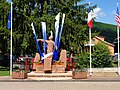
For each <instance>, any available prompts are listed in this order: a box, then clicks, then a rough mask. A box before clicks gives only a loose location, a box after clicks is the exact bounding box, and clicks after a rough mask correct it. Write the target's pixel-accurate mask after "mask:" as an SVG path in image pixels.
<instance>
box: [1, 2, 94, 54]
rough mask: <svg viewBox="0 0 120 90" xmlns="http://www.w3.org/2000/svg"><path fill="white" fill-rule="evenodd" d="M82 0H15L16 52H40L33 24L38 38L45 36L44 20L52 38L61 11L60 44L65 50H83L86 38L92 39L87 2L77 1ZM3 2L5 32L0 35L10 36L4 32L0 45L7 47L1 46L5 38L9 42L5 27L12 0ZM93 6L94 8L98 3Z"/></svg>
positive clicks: (14, 39) (3, 28)
mask: <svg viewBox="0 0 120 90" xmlns="http://www.w3.org/2000/svg"><path fill="white" fill-rule="evenodd" d="M82 1H84V0H13V54H17V53H19V54H26V53H35V52H37V47H36V45H35V40H34V36H33V33H32V28H31V23H32V22H33V23H34V26H35V30H36V33H37V37H38V38H43V37H42V29H41V22H42V21H45V22H46V24H47V37H49V35H50V31H53V33H54V32H55V30H54V24H55V16H56V15H57V14H58V12H60V14H61V17H60V22H61V20H62V14H63V13H65V14H66V18H65V23H64V28H63V34H62V38H61V47H62V48H64V49H66V50H73V51H77V53H79V52H81V51H82V49H84V41H88V40H89V39H88V28H87V21H86V19H87V13H86V12H87V7H88V4H87V3H86V4H79V5H78V4H77V3H78V2H82ZM0 4H1V6H0V10H4V13H0V19H1V21H0V25H1V29H2V30H1V31H3V30H4V31H5V32H4V33H2V32H1V31H0V34H4V36H5V35H7V36H6V38H7V39H6V40H5V39H4V38H3V35H1V38H2V40H1V42H0V45H1V48H4V47H3V46H4V45H2V44H3V42H4V41H5V44H6V43H10V39H9V38H8V37H9V36H10V34H9V33H10V31H8V30H7V27H6V26H7V16H8V13H9V10H10V3H9V2H6V0H2V1H1V2H0ZM3 5H4V6H3ZM92 8H95V6H93V7H92ZM3 17H4V19H3ZM60 24H61V23H60ZM5 33H6V34H5ZM6 45H8V46H6V48H7V51H8V50H9V49H10V47H9V44H6ZM3 51H4V50H3ZM5 51H6V50H5Z"/></svg>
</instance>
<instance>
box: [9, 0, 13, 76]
mask: <svg viewBox="0 0 120 90" xmlns="http://www.w3.org/2000/svg"><path fill="white" fill-rule="evenodd" d="M12 4H13V2H11V36H10V39H11V43H10V75H12Z"/></svg>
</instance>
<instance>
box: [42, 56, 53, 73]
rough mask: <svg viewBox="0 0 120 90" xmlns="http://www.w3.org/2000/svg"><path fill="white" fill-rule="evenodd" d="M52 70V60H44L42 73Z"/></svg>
mask: <svg viewBox="0 0 120 90" xmlns="http://www.w3.org/2000/svg"><path fill="white" fill-rule="evenodd" d="M51 70H52V58H46V59H44V71H51Z"/></svg>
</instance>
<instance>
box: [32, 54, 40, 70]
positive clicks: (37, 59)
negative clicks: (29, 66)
mask: <svg viewBox="0 0 120 90" xmlns="http://www.w3.org/2000/svg"><path fill="white" fill-rule="evenodd" d="M39 60H40V55H39V53H36V55H35V59H34V62H38V61H39ZM34 62H33V70H35V69H36V64H35V63H34Z"/></svg>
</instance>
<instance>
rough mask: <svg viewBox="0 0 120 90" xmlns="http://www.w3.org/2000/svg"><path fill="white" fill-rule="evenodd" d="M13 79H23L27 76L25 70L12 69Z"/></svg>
mask: <svg viewBox="0 0 120 90" xmlns="http://www.w3.org/2000/svg"><path fill="white" fill-rule="evenodd" d="M12 78H13V79H25V78H27V72H25V71H14V72H12Z"/></svg>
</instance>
